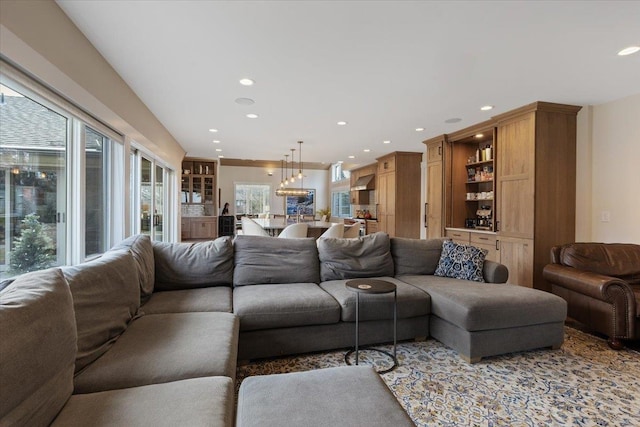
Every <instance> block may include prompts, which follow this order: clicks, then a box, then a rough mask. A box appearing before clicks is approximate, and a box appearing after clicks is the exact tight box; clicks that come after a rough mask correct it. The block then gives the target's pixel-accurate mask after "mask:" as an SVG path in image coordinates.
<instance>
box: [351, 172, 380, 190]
mask: <svg viewBox="0 0 640 427" xmlns="http://www.w3.org/2000/svg"><path fill="white" fill-rule="evenodd" d="M375 189H376V176H375V175H365V176H361V177H360V178H358V180H357V181H356V183H355V184H354V186H353V187H351V191H365V190H375Z"/></svg>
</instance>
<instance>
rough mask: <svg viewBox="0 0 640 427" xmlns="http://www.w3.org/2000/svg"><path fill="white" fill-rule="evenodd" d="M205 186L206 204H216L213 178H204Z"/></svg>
mask: <svg viewBox="0 0 640 427" xmlns="http://www.w3.org/2000/svg"><path fill="white" fill-rule="evenodd" d="M202 180H203V182H204V184H203V194H204V200H203V202H204V203H215V198H214V192H213V191H214V187H215V186H214V182H213V177H204V178H202Z"/></svg>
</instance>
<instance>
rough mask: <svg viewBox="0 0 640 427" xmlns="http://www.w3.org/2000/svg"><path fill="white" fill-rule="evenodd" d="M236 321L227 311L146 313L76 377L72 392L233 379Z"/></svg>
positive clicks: (236, 343) (236, 349) (236, 337)
mask: <svg viewBox="0 0 640 427" xmlns="http://www.w3.org/2000/svg"><path fill="white" fill-rule="evenodd" d="M237 352H238V320H237V317H236V316H234V315H233V314H231V313H170V314H150V315H147V316H142V317H140V318H138V319H136V320H134V321H133V322H131V325H130V326H129V328H127V330H126V332H125V333H124V334H122V336H121V337H120V339H119V340H118V341H117V342H116V343H115V345H114V346H113V347H112V348H111V349H110V350H109V351H108V352H107V353H105V354H104V355H103V356H102V357H101V358H99V359H98V360H96V361H95V362H93V363H92V364H91V365H89V366H87V367H86V368H85V369H84V370H83V371H82V372H81V373H79V374H77V375H76V377H75V379H74V382H75V390H74V393H91V392H96V391H104V390H114V389H119V388H127V387H137V386H141V385H149V384H159V383H165V382H170V381H178V380H184V379H188V378H197V377H210V376H226V377H229V378H235V373H236V357H237Z"/></svg>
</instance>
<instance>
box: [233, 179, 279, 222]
mask: <svg viewBox="0 0 640 427" xmlns="http://www.w3.org/2000/svg"><path fill="white" fill-rule="evenodd" d="M270 199H271V186H270V185H268V184H236V185H235V206H236V215H257V214H261V213H265V212H268V211H269V200H270Z"/></svg>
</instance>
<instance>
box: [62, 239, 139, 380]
mask: <svg viewBox="0 0 640 427" xmlns="http://www.w3.org/2000/svg"><path fill="white" fill-rule="evenodd" d="M62 271H63V272H64V275H65V277H66V279H67V282H69V287H70V288H71V295H73V308H74V310H75V314H76V326H77V328H78V355H77V357H76V372H79V371H80V370H81V369H82V368H84V367H85V366H87V365H88V364H90V363H91V362H93V361H94V360H96V359H97V358H98V357H100V356H102V355H103V354H104V353H105V352H106V351H107V350H108V349H109V348H110V347H111V346H112V345H113V343H114V342H115V341H116V340H117V339H118V337H119V336H120V335H121V334H122V333H123V332H124V331H125V329H126V328H127V325H128V324H129V322H130V321H131V319H132V318H133V316H135V315H136V313H137V311H138V308H139V307H140V286H139V284H138V283H139V281H138V270H137V268H136V263H135V261H134V259H133V255H131V252H129V251H128V250H124V249H123V250H119V251H108V252H107V253H105V254H104V255H103V256H101V257H100V258H98V259H95V260H93V261H89V262H86V263H84V264H79V265H76V266H71V267H63V268H62Z"/></svg>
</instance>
